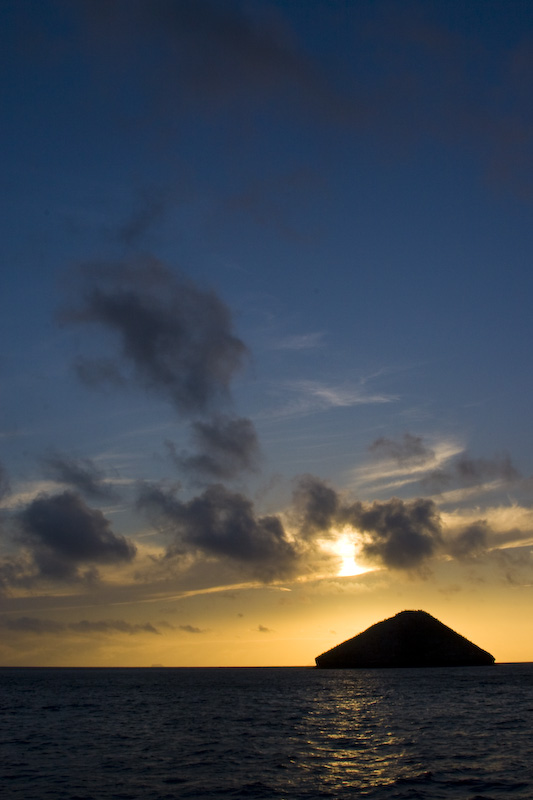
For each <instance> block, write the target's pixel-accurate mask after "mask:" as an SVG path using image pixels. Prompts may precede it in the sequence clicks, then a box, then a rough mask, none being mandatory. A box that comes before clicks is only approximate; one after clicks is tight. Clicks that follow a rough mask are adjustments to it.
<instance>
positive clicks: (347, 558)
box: [331, 533, 372, 578]
mask: <svg viewBox="0 0 533 800" xmlns="http://www.w3.org/2000/svg"><path fill="white" fill-rule="evenodd" d="M331 549H332V551H333V553H334V554H335V555H337V556H340V558H341V563H340V566H339V571H338V572H337V577H339V578H349V577H351V576H353V575H362V574H363V573H364V572H370V571H371V570H372V567H365V566H363V565H362V564H358V563H357V561H356V558H357V553H358V550H359V548H358V547H357V546H356V544H355V543H354V541H353V538H352V537H351V536H350V535H349V534H347V533H340V534H339V536H338V538H337V539H336V540H335V541H334V542H333V544H332V547H331Z"/></svg>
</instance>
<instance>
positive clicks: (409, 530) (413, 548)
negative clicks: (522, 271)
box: [343, 497, 442, 570]
mask: <svg viewBox="0 0 533 800" xmlns="http://www.w3.org/2000/svg"><path fill="white" fill-rule="evenodd" d="M343 517H344V518H345V520H346V522H349V524H351V525H353V527H355V528H357V529H358V530H360V531H361V532H363V533H364V534H365V536H364V537H363V542H362V545H361V552H362V553H363V555H364V556H366V557H367V558H369V559H370V560H371V561H374V562H375V561H377V562H378V563H381V564H383V565H384V566H386V567H391V568H393V569H408V570H409V569H417V568H419V567H421V566H422V564H423V563H424V562H425V561H426V560H427V559H429V558H431V557H432V556H434V555H435V554H436V553H437V552H438V551H439V549H440V547H441V545H442V527H441V521H440V514H439V511H438V508H437V506H436V505H435V503H434V502H433V501H432V500H424V499H422V498H418V499H416V500H412V501H411V502H404V501H403V500H400V499H398V498H396V497H393V498H392V499H390V500H388V501H386V502H383V503H380V502H374V503H372V504H366V505H365V504H362V503H354V504H353V505H352V506H350V507H348V508H346V509H345V510H344V512H343Z"/></svg>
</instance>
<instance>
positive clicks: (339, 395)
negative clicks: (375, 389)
mask: <svg viewBox="0 0 533 800" xmlns="http://www.w3.org/2000/svg"><path fill="white" fill-rule="evenodd" d="M283 388H284V389H286V391H287V392H288V393H289V395H292V397H293V398H294V399H290V400H289V402H287V403H286V404H284V405H283V406H281V408H278V409H275V410H274V411H273V412H271V413H269V416H273V417H296V416H300V415H305V414H316V413H317V412H320V411H328V410H329V409H331V408H349V407H351V406H358V405H367V404H368V405H373V404H381V403H392V402H394V401H395V400H397V398H396V397H395V396H393V395H387V394H372V393H370V392H368V391H367V390H366V389H364V388H363V387H362V386H349V385H345V386H328V385H327V384H324V383H321V382H319V381H311V380H294V381H286V382H285V383H284V384H283Z"/></svg>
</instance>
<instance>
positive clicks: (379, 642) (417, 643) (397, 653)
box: [315, 611, 494, 669]
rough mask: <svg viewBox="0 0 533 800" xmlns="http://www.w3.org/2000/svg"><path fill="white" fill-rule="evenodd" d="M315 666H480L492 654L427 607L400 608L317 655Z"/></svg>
mask: <svg viewBox="0 0 533 800" xmlns="http://www.w3.org/2000/svg"><path fill="white" fill-rule="evenodd" d="M315 662H316V665H317V667H321V668H325V669H331V668H333V669H334V668H354V667H360V668H366V669H368V668H375V667H478V666H479V667H480V666H488V665H491V664H494V656H492V655H491V654H490V653H487V651H486V650H482V649H481V647H478V646H477V645H475V644H473V642H470V641H469V640H468V639H465V637H464V636H461V635H460V634H459V633H456V632H455V631H453V630H452V629H451V628H448V626H447V625H444V624H443V623H442V622H439V620H438V619H435V617H432V616H431V614H428V613H427V611H400V613H399V614H396V616H394V617H390V618H389V619H385V620H383V621H382V622H377V623H376V624H375V625H372V626H371V627H370V628H367V630H365V631H363V632H362V633H360V634H358V635H357V636H354V637H353V638H352V639H348V640H347V641H345V642H342V643H341V644H338V645H337V646H336V647H333V648H332V649H331V650H327V651H326V652H325V653H322V654H321V655H319V656H317V657H316V659H315Z"/></svg>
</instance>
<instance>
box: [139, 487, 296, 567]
mask: <svg viewBox="0 0 533 800" xmlns="http://www.w3.org/2000/svg"><path fill="white" fill-rule="evenodd" d="M139 506H140V507H141V508H143V509H145V510H147V511H148V512H151V513H152V514H155V515H156V517H160V518H162V519H163V520H164V521H165V522H166V523H167V526H169V527H170V528H171V529H172V532H173V536H174V543H173V545H172V547H171V549H170V551H171V552H172V553H173V552H174V551H176V552H177V553H182V552H183V551H184V550H185V551H191V550H192V551H196V552H201V553H203V554H204V555H207V556H217V557H221V558H225V559H230V560H231V561H233V562H234V563H237V564H239V565H240V566H241V567H242V568H244V569H245V570H247V571H249V572H250V573H251V574H252V575H254V576H255V577H257V578H260V579H261V580H265V581H269V580H274V579H276V578H281V577H286V576H289V575H291V574H294V572H295V571H296V566H297V562H298V557H299V553H298V550H297V547H296V546H295V545H294V544H293V543H292V542H291V541H289V539H288V538H287V535H286V533H285V530H284V528H283V525H282V522H281V520H280V519H279V517H276V516H264V517H258V516H256V514H255V511H254V508H253V505H252V503H251V501H250V500H248V499H247V498H246V497H244V496H243V495H242V494H239V493H234V492H230V491H228V490H227V489H226V488H225V487H224V486H222V485H219V484H215V485H213V486H209V487H208V488H207V489H206V490H205V491H204V492H203V493H202V494H201V495H199V496H198V497H194V498H193V499H192V500H189V501H188V502H183V501H181V500H179V499H178V498H177V497H176V495H175V494H174V493H172V492H169V491H164V490H163V489H161V488H158V487H149V486H147V487H144V488H143V489H142V491H141V494H140V498H139Z"/></svg>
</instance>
